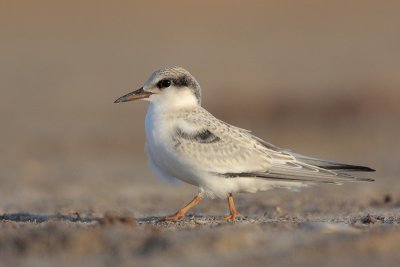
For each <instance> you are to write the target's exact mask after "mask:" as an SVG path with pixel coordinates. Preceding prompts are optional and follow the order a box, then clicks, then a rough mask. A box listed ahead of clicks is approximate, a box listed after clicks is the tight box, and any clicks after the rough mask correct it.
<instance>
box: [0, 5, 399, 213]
mask: <svg viewBox="0 0 400 267" xmlns="http://www.w3.org/2000/svg"><path fill="white" fill-rule="evenodd" d="M399 8H400V4H399V2H398V1H379V2H378V1H330V2H327V1H112V2H110V1H1V3H0V33H1V35H0V39H1V42H0V90H1V91H0V95H1V105H0V123H1V124H0V125H1V131H0V140H1V141H0V151H1V153H0V164H1V168H0V179H1V180H0V203H1V205H0V212H20V211H29V212H47V213H49V212H56V211H65V210H93V211H95V212H104V211H106V210H115V209H126V210H129V211H131V212H132V213H134V214H135V215H137V216H144V215H163V214H166V213H170V212H172V211H174V210H175V209H176V208H178V207H179V206H180V205H181V204H183V203H184V202H186V201H187V198H190V197H191V196H192V195H193V194H194V192H196V189H195V188H192V187H190V186H188V185H178V188H177V187H176V186H170V185H168V184H166V183H163V182H159V181H157V180H156V178H154V177H153V176H152V174H151V173H150V172H149V170H148V168H147V161H146V156H145V153H144V149H143V147H144V143H145V136H144V116H145V113H146V109H147V103H145V102H136V103H126V104H119V105H116V104H113V101H114V100H115V99H116V98H117V97H119V96H121V95H123V94H125V93H127V92H130V91H131V90H133V89H136V88H138V87H140V86H141V85H142V84H143V82H144V81H145V80H146V79H147V78H148V76H149V75H150V74H151V73H152V72H153V71H154V70H156V69H158V68H162V67H166V66H175V65H176V66H182V67H184V68H186V69H188V70H189V71H190V72H191V73H192V74H193V75H194V76H195V77H196V78H197V80H198V81H199V82H200V84H201V86H202V88H203V106H204V107H205V108H206V109H208V110H209V111H210V112H211V113H213V114H214V115H216V116H217V117H218V118H220V119H223V120H225V121H227V122H229V123H231V124H234V125H237V126H239V127H242V128H247V129H251V130H252V131H253V133H254V134H255V135H257V136H259V137H261V138H264V139H266V140H268V141H269V142H271V143H273V144H275V145H277V146H280V147H285V148H290V149H292V150H294V151H297V152H299V153H303V154H308V155H311V156H316V157H322V158H327V159H331V160H336V161H342V162H348V163H354V164H361V165H367V166H371V167H373V168H376V169H377V170H378V171H377V173H376V174H374V177H375V178H376V180H377V181H376V182H375V183H373V184H356V185H354V184H351V185H346V186H343V187H332V186H320V187H314V188H311V189H306V190H305V191H303V192H302V193H300V195H296V196H304V197H305V196H313V197H315V199H313V198H311V203H314V205H318V204H319V201H323V200H322V199H325V198H327V199H331V200H332V201H334V200H335V199H337V198H338V197H340V198H342V197H344V198H345V199H348V200H351V199H353V198H354V199H356V200H357V199H358V200H362V199H363V198H364V197H366V196H368V197H375V196H376V197H377V198H380V195H382V194H392V195H396V196H398V195H399V183H398V173H399V171H400V167H399V151H400V143H399V139H398V137H399V135H400V125H399V119H400V116H399V115H400V105H399V104H398V102H399V99H400V98H399V97H400V90H399V87H400V75H399V73H400V32H399V25H400V16H399V14H398V11H399ZM355 189H357V190H355ZM178 192H179V194H178ZM280 194H281V193H274V192H267V193H262V194H257V195H254V196H247V195H246V196H240V198H242V200H243V202H242V203H246V202H245V201H246V200H247V201H250V202H251V201H253V202H254V201H256V200H254V199H259V200H260V201H261V202H263V203H269V202H270V199H273V198H272V197H273V196H280ZM285 194H286V193H285ZM290 194H291V193H290ZM318 196H320V197H319V198H318ZM282 199H283V200H284V199H285V198H283V197H282ZM220 202H221V203H220ZM206 203H207V202H206ZM210 203H213V204H210ZM239 203H240V202H239ZM225 205H226V204H225V203H222V201H214V202H209V204H206V205H205V207H203V208H199V210H201V211H202V212H213V213H215V214H221V213H225V212H226V207H225ZM238 205H239V208H242V212H243V213H244V214H246V213H251V210H249V209H247V210H246V206H245V205H244V204H238ZM240 205H242V206H240ZM214 207H216V208H214ZM243 209H244V210H243ZM199 210H198V211H199Z"/></svg>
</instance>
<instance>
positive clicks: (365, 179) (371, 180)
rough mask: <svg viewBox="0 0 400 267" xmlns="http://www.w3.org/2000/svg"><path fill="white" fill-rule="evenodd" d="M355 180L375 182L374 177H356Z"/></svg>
mask: <svg viewBox="0 0 400 267" xmlns="http://www.w3.org/2000/svg"><path fill="white" fill-rule="evenodd" d="M357 181H360V182H375V179H372V178H357Z"/></svg>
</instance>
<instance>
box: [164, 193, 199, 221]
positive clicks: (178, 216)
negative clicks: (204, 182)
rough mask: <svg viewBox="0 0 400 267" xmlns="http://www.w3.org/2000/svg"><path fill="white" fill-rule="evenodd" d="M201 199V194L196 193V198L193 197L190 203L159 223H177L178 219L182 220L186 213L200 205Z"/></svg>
mask: <svg viewBox="0 0 400 267" xmlns="http://www.w3.org/2000/svg"><path fill="white" fill-rule="evenodd" d="M202 197H203V194H202V193H201V192H200V193H198V194H197V196H195V197H194V198H193V199H192V201H190V202H189V203H188V204H187V205H186V206H185V207H183V208H182V209H181V210H179V211H178V212H177V213H175V214H174V215H170V216H166V217H165V218H163V219H161V221H177V220H179V219H182V218H183V217H185V214H186V212H188V211H189V210H190V209H191V208H193V207H194V206H196V205H197V204H199V203H200V201H201V199H202Z"/></svg>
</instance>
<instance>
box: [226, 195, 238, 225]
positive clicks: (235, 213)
mask: <svg viewBox="0 0 400 267" xmlns="http://www.w3.org/2000/svg"><path fill="white" fill-rule="evenodd" d="M228 204H229V211H230V212H231V214H229V215H228V216H226V217H224V220H227V221H233V220H235V219H236V217H238V216H239V214H240V213H239V212H238V211H237V210H236V208H235V203H234V202H233V195H232V193H229V196H228Z"/></svg>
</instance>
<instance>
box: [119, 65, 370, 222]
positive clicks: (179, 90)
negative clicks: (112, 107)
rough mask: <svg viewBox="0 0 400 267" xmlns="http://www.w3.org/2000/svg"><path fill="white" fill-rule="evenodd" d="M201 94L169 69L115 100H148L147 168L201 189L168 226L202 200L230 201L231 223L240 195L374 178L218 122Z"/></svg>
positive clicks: (189, 79) (182, 72) (182, 73)
mask: <svg viewBox="0 0 400 267" xmlns="http://www.w3.org/2000/svg"><path fill="white" fill-rule="evenodd" d="M201 93H202V90H201V87H200V84H199V83H198V82H197V80H196V79H195V78H194V76H193V75H192V74H190V73H189V71H187V70H186V69H184V68H182V67H167V68H162V69H159V70H157V71H155V72H154V73H152V74H151V76H150V77H149V78H148V79H147V81H146V82H145V83H144V85H143V86H142V87H140V88H139V89H137V90H135V91H133V92H130V93H128V94H126V95H123V96H121V97H120V98H118V99H117V100H116V101H115V103H122V102H128V101H133V100H139V99H140V100H145V101H148V102H150V104H149V107H148V110H147V113H146V118H145V132H146V146H145V148H146V151H147V154H148V161H149V166H150V169H151V170H152V171H153V173H154V174H155V175H156V176H157V177H159V178H164V179H168V180H172V181H174V180H176V179H178V180H181V181H183V182H186V183H188V184H191V185H193V186H196V187H198V194H197V195H196V196H195V197H194V198H193V199H192V200H191V201H190V202H189V203H188V204H187V205H185V206H184V207H183V208H182V209H180V210H178V211H177V212H176V213H174V214H172V215H170V216H165V217H163V219H162V220H163V221H177V220H180V219H183V218H184V217H185V214H186V213H187V212H188V211H189V210H190V209H191V208H193V207H194V206H196V205H197V204H199V203H200V201H201V200H202V199H203V198H204V197H210V198H227V200H228V206H229V215H228V216H225V217H223V218H222V219H224V220H227V221H233V220H236V219H238V218H239V216H240V214H239V212H238V211H237V209H236V207H235V203H234V199H233V195H234V194H237V193H255V192H257V191H266V190H269V189H274V188H285V189H289V190H295V191H296V190H299V189H300V188H302V187H306V186H309V185H313V184H317V183H330V184H342V183H343V182H351V181H374V180H373V179H370V178H360V177H357V176H354V175H353V174H352V172H373V171H375V170H374V169H372V168H369V167H365V166H358V165H351V164H343V163H338V162H333V161H329V160H323V159H318V158H314V157H309V156H304V155H301V154H298V153H295V152H292V151H291V150H288V149H283V148H280V147H277V146H275V145H273V144H271V143H269V142H267V141H264V140H263V139H261V138H259V137H256V136H255V135H253V134H252V133H251V131H249V130H245V129H242V128H239V127H236V126H233V125H230V124H228V123H226V122H224V121H223V120H220V119H217V118H216V117H214V116H213V115H212V114H211V113H210V112H208V111H207V110H206V109H204V108H203V107H202V106H201Z"/></svg>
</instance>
